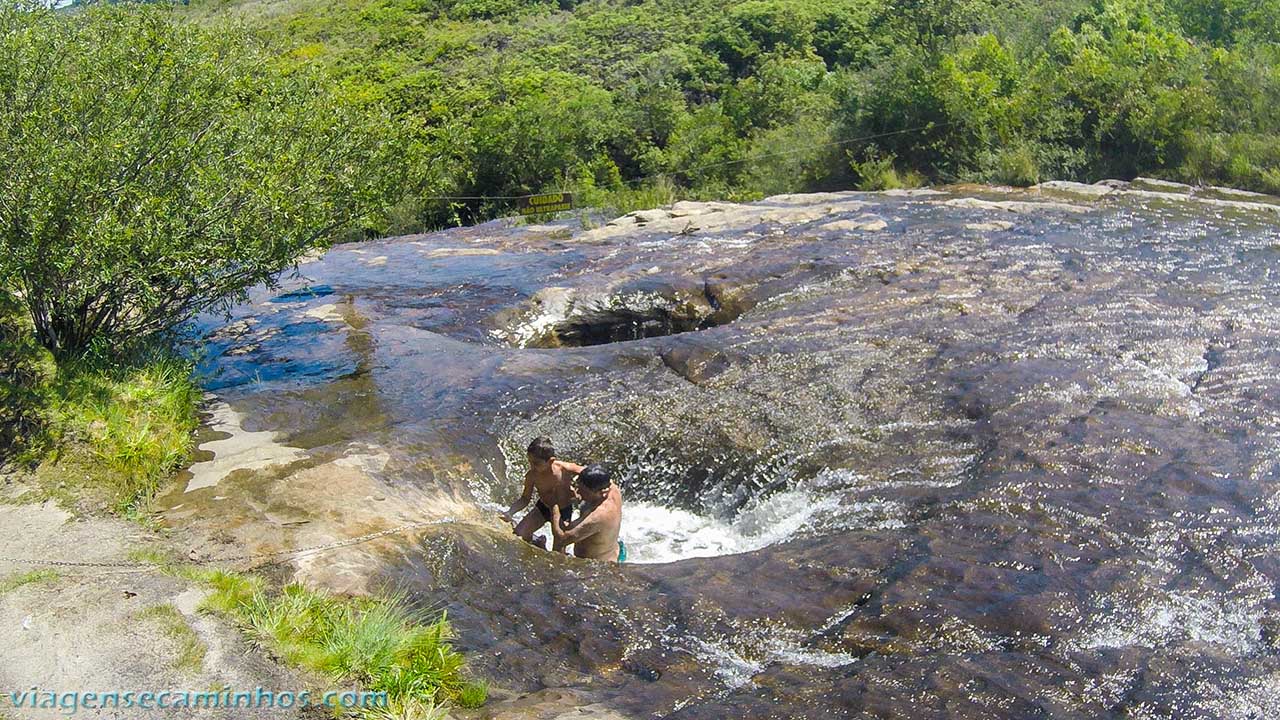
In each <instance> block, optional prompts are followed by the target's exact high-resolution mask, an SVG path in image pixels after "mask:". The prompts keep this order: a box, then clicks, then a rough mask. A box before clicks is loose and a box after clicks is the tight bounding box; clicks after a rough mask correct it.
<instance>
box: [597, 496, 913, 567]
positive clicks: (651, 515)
mask: <svg viewBox="0 0 1280 720" xmlns="http://www.w3.org/2000/svg"><path fill="white" fill-rule="evenodd" d="M898 510H899V508H896V507H895V503H890V502H886V501H880V500H873V501H868V502H860V503H855V504H852V505H851V504H849V503H848V502H841V500H840V499H839V498H838V497H836V496H835V495H834V494H821V495H817V496H815V495H814V494H813V493H812V492H810V490H808V489H807V488H798V489H793V490H786V491H783V492H779V493H776V494H773V495H769V496H768V497H765V498H757V499H755V500H753V501H751V502H750V503H749V504H747V505H746V506H745V507H744V508H743V509H742V510H741V511H740V512H738V514H737V515H736V516H735V517H733V518H732V519H728V520H726V519H721V518H717V517H711V516H703V515H698V514H695V513H692V512H689V511H687V510H680V509H677V508H670V507H662V506H660V505H654V504H652V503H648V502H636V501H628V502H627V503H626V504H625V505H624V506H623V516H622V540H623V542H625V543H626V545H627V561H628V562H636V563H664V562H675V561H677V560H685V559H688V558H697V557H715V556H719V555H733V554H737V553H744V552H751V551H752V550H759V549H760V548H764V547H768V546H770V545H776V544H778V543H782V542H787V541H789V540H794V539H796V538H800V537H804V536H806V534H810V533H814V532H817V531H819V530H829V529H830V528H831V526H832V525H833V524H835V525H838V526H840V527H842V528H849V527H856V526H871V527H884V526H886V525H892V524H900V521H898V520H896V519H895V516H896V515H897V514H898V513H897V511H898Z"/></svg>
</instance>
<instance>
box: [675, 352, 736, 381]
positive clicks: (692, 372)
mask: <svg viewBox="0 0 1280 720" xmlns="http://www.w3.org/2000/svg"><path fill="white" fill-rule="evenodd" d="M660 357H661V358H662V363H663V364H664V365H666V366H667V367H668V368H670V369H671V370H672V372H674V373H676V374H677V375H679V376H680V377H683V378H684V379H685V380H688V381H689V382H691V383H694V384H695V385H701V384H703V383H705V382H707V381H708V380H710V379H712V378H714V377H716V376H717V375H720V374H721V373H723V372H724V371H725V370H727V369H728V368H729V360H728V358H727V357H725V355H724V353H722V352H720V351H719V350H715V349H711V348H704V347H698V346H690V345H680V346H677V347H674V348H670V349H667V350H663V351H662V353H660Z"/></svg>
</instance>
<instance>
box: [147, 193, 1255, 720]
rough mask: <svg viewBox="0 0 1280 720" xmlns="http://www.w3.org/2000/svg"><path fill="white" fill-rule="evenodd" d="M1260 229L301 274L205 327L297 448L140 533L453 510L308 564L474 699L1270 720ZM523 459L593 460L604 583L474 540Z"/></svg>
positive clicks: (252, 427)
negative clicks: (436, 647) (430, 522)
mask: <svg viewBox="0 0 1280 720" xmlns="http://www.w3.org/2000/svg"><path fill="white" fill-rule="evenodd" d="M1277 212H1280V205H1277V204H1276V202H1275V200H1274V199H1272V198H1266V197H1257V196H1246V195H1242V194H1239V193H1233V192H1232V191H1229V190H1224V189H1219V188H1207V189H1200V188H1189V187H1172V186H1169V185H1167V184H1163V183H1158V182H1152V181H1143V182H1140V183H1134V184H1132V185H1131V184H1127V183H1119V182H1108V183H1102V184H1099V185H1096V186H1094V185H1089V186H1080V185H1074V184H1070V183H1046V184H1045V185H1043V186H1041V187H1039V188H1036V189H1032V190H1029V191H1012V190H1009V189H998V188H976V187H960V188H949V189H944V190H943V191H942V192H937V191H910V192H896V193H884V194H869V193H828V194H821V195H814V196H804V195H789V196H780V197H777V198H770V199H767V200H765V201H763V202H761V203H756V204H745V205H739V204H732V203H677V204H676V205H675V206H672V207H669V208H661V209H655V210H652V211H645V212H640V213H632V214H631V215H629V216H624V217H623V218H619V219H618V220H616V221H613V222H610V223H609V224H606V225H603V226H601V227H598V228H594V229H589V230H587V229H583V228H582V227H581V225H580V223H579V222H578V221H576V220H574V221H566V222H562V223H555V224H549V225H540V226H533V227H519V226H515V225H513V224H510V223H506V222H495V223H489V224H486V225H482V226H477V227H472V228H465V229H458V230H452V231H446V232H440V233H434V234H430V235H422V236H414V237H406V238H395V239H390V240H384V241H377V242H367V243H362V244H358V245H346V246H341V247H337V248H334V249H333V250H332V251H331V252H329V253H328V254H327V255H326V256H325V257H323V258H322V259H319V260H317V261H314V262H310V263H308V264H306V265H303V266H302V268H301V276H300V277H296V278H292V279H287V280H286V281H285V282H284V284H283V287H282V288H280V289H277V290H263V291H260V292H257V293H255V294H254V295H253V297H252V298H251V300H250V302H249V303H247V304H245V305H243V306H241V307H238V308H236V309H235V310H234V312H233V317H232V318H231V320H230V321H226V322H224V321H223V320H222V319H221V318H209V319H206V320H205V321H203V322H202V323H201V326H200V328H199V329H198V331H199V332H200V333H201V334H203V335H208V336H209V338H210V345H209V350H210V353H209V355H208V357H207V358H206V360H205V361H204V364H203V370H204V371H205V372H206V374H207V375H206V376H207V381H206V384H207V386H208V388H209V389H210V390H211V391H212V392H213V393H215V394H216V395H217V397H218V400H219V402H222V403H226V405H227V407H229V408H230V409H232V410H234V412H235V413H236V414H237V417H238V418H239V420H238V422H239V431H242V432H244V433H269V435H262V436H257V437H264V438H270V443H272V447H273V448H276V447H286V448H292V449H293V450H294V451H296V453H297V455H296V456H295V455H293V454H292V453H290V454H289V455H287V456H284V455H282V456H281V457H282V458H283V459H284V460H285V461H287V462H286V463H285V464H282V465H274V466H271V467H267V468H259V469H256V470H246V471H243V472H241V473H240V474H232V475H229V476H227V477H226V479H223V480H219V481H216V482H212V484H206V485H202V486H201V487H198V488H195V489H193V491H192V492H190V493H183V492H181V490H182V488H179V489H178V490H176V491H175V492H174V493H173V494H172V495H170V496H169V497H168V498H166V500H165V502H166V503H167V504H169V505H170V506H173V507H175V508H176V509H175V510H174V511H172V512H171V513H170V522H172V523H174V524H177V525H196V526H200V525H201V523H204V524H206V525H212V524H214V523H224V524H226V525H228V526H229V527H231V528H241V530H239V531H238V532H241V533H246V534H247V533H250V532H252V531H253V528H257V527H268V528H272V529H271V530H270V532H267V533H264V534H262V536H261V538H262V539H261V542H260V545H261V547H262V548H263V549H266V548H268V547H275V548H283V547H289V546H291V545H297V544H301V543H303V542H307V543H313V542H319V541H321V540H323V539H324V538H337V537H342V536H343V535H344V534H345V535H358V534H360V533H363V532H368V531H369V530H370V529H373V528H379V527H391V526H394V525H397V524H399V523H400V522H403V521H406V520H408V519H412V518H415V517H422V518H436V519H447V520H449V523H448V524H444V525H441V526H440V527H439V528H437V529H432V530H430V531H426V532H422V533H417V534H406V535H405V536H404V537H402V538H400V539H399V540H394V539H390V540H389V539H383V540H380V541H379V543H380V544H377V545H375V546H374V547H373V549H367V548H366V549H363V550H360V551H359V552H358V553H357V552H356V551H355V550H348V551H345V553H336V554H334V555H332V556H322V557H330V558H331V560H330V561H329V562H330V563H331V564H332V565H334V566H335V567H337V568H339V569H340V570H341V571H340V572H336V573H333V575H335V578H336V580H335V581H337V582H339V583H346V584H347V585H349V586H350V587H351V588H353V589H361V588H366V587H368V586H371V585H373V584H378V583H390V584H391V585H393V586H395V587H403V588H408V589H409V592H410V593H411V594H412V596H413V597H414V598H415V599H416V600H418V601H420V602H421V603H422V604H423V606H424V607H434V608H440V607H443V608H446V609H447V610H448V612H449V617H450V619H451V620H452V621H453V622H454V623H455V625H456V627H457V628H458V630H459V633H460V638H459V644H460V645H461V646H462V647H463V648H464V649H465V650H467V651H468V653H469V655H470V657H471V658H472V663H473V666H474V667H475V668H476V669H477V670H478V671H479V672H480V673H481V674H483V675H486V676H488V677H490V678H492V679H493V680H494V681H495V682H496V683H497V684H498V685H500V686H502V687H505V688H509V689H510V690H511V691H512V692H513V693H521V692H534V691H539V690H542V689H544V688H561V689H563V692H560V693H559V694H555V698H557V699H556V700H555V703H560V705H561V706H562V705H564V704H565V703H569V704H570V705H573V704H574V703H578V705H574V707H578V706H579V705H580V706H589V707H592V708H595V709H596V710H597V711H599V712H604V711H605V710H607V711H608V712H613V713H617V714H618V715H619V716H621V717H654V716H661V717H680V718H723V717H742V718H755V717H760V718H764V717H815V718H816V717H887V716H901V717H912V718H975V719H976V718H1002V717H1010V718H1013V717H1017V718H1025V717H1090V718H1093V717H1117V718H1119V717H1124V718H1169V717H1178V718H1191V717H1205V718H1210V717H1212V718H1251V717H1258V718H1261V717H1268V716H1269V715H1270V714H1271V713H1273V712H1274V708H1275V707H1278V706H1280V659H1278V658H1277V647H1278V642H1280V641H1277V637H1280V607H1278V606H1277V601H1276V590H1275V588H1276V587H1277V582H1280V560H1277V557H1278V556H1277V553H1276V550H1277V542H1278V540H1280V525H1278V524H1277V518H1278V517H1280V495H1277V480H1278V479H1280V478H1278V468H1280V345H1278V344H1277V339H1278V338H1280V303H1278V300H1280V298H1278V297H1277V296H1278V295H1280V277H1277V274H1276V273H1277V269H1276V268H1277V260H1280V230H1278V229H1277V223H1278V222H1280V217H1278V216H1277ZM543 434H545V435H548V436H550V437H551V438H552V439H553V440H554V441H555V442H556V444H557V446H558V447H559V448H560V449H561V455H562V456H564V457H565V458H568V459H572V460H576V461H585V460H603V461H607V462H610V463H612V464H613V465H614V467H615V468H616V470H617V473H618V477H619V479H620V483H621V485H622V486H623V488H624V489H625V491H626V496H627V506H626V508H625V512H624V529H623V537H624V538H625V539H626V540H627V542H628V545H629V547H630V549H631V554H632V557H633V558H634V559H635V560H636V561H637V562H635V563H633V564H630V565H626V566H622V567H615V566H612V565H599V564H589V563H582V562H578V561H576V560H571V559H566V558H560V557H556V556H551V555H548V554H546V553H542V552H540V551H537V550H534V549H533V548H530V547H527V546H523V545H521V544H519V543H518V542H516V541H514V540H513V539H512V538H511V537H510V535H509V534H508V533H507V531H506V530H504V528H503V526H502V525H501V523H499V522H498V521H497V520H496V519H494V511H495V510H497V509H498V508H499V507H501V506H505V504H506V503H507V502H509V501H510V499H511V498H512V497H514V496H515V495H516V494H518V492H519V486H520V478H521V475H522V473H523V471H524V467H523V460H522V448H523V446H524V445H525V444H526V443H527V442H528V440H529V439H530V438H532V437H534V436H536V435H543ZM273 452H279V451H278V450H275V451H273ZM205 460H209V459H208V458H205ZM379 497H381V498H382V499H381V500H379V499H378V498H379ZM277 506H279V507H277ZM285 507H287V508H292V512H294V513H295V514H294V515H290V516H289V517H286V515H287V514H288V513H285V512H284V508H285ZM290 518H293V520H294V521H295V522H296V523H297V524H295V525H290V524H289V522H290ZM348 524H349V527H348ZM324 564H325V563H324V562H321V561H320V560H311V561H309V562H308V563H306V564H304V563H301V562H298V563H296V564H295V568H296V569H298V570H302V571H305V572H306V573H309V574H310V575H309V577H312V578H318V579H319V580H321V581H323V580H325V579H326V578H325V577H324V573H323V572H322V566H323V565H324ZM361 573H364V574H365V578H364V579H362V580H360V581H359V582H357V581H356V580H354V579H352V578H353V576H355V575H359V574H361ZM566 698H570V699H573V698H578V699H576V700H573V701H572V702H570V701H569V700H566ZM504 702H506V703H507V704H505V705H502V707H506V708H507V709H508V710H510V711H511V712H512V713H515V714H516V715H513V716H517V715H518V713H526V714H529V713H535V712H540V711H535V710H532V709H530V705H529V703H530V702H533V703H534V704H535V705H536V703H537V698H536V697H535V698H534V699H533V700H530V701H515V700H512V701H509V702H507V701H504ZM548 702H551V701H548ZM557 707H560V706H557ZM562 710H563V708H562V707H560V709H559V710H557V709H556V708H551V709H550V710H548V712H552V711H555V712H561V711H562ZM574 712H577V711H576V710H575V711H574ZM519 716H523V715H519ZM528 716H531V717H532V716H535V715H534V714H529V715H528ZM537 716H541V715H537Z"/></svg>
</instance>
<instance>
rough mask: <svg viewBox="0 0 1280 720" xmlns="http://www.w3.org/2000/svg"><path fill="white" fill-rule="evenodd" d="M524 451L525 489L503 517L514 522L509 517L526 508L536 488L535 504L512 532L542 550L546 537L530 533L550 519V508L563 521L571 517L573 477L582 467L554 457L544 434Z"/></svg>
mask: <svg viewBox="0 0 1280 720" xmlns="http://www.w3.org/2000/svg"><path fill="white" fill-rule="evenodd" d="M526 453H527V454H528V457H529V472H527V473H525V474H524V490H523V491H522V492H521V493H520V497H519V498H517V499H516V501H515V502H514V503H512V504H511V508H510V509H508V510H507V511H506V512H505V513H503V514H502V517H504V518H506V519H507V521H508V522H511V523H515V520H514V519H513V518H512V516H513V515H515V514H516V513H518V512H520V511H521V510H523V509H525V508H526V507H528V505H529V501H530V500H531V499H533V491H534V490H535V489H537V491H538V502H537V505H536V506H534V509H533V510H530V511H529V512H528V513H526V514H525V516H524V517H523V518H521V519H520V522H519V524H516V529H515V533H516V535H519V536H520V538H521V539H523V540H524V541H525V542H527V543H530V544H532V545H537V546H539V547H541V548H542V549H544V550H545V549H546V547H547V539H546V538H545V537H541V536H539V537H537V538H534V536H533V534H534V533H535V532H537V531H539V530H541V529H542V526H543V525H545V524H546V523H549V522H551V518H552V508H555V509H556V510H559V511H560V514H561V515H562V516H563V517H564V518H565V521H566V522H567V521H568V519H569V518H570V517H572V515H573V476H575V475H577V474H578V473H580V472H582V466H581V465H575V464H573V463H570V462H564V461H562V460H560V459H558V458H556V450H555V448H554V447H552V445H551V440H549V439H548V438H544V437H540V438H538V439H537V440H534V441H533V442H531V443H529V447H528V449H527V450H526Z"/></svg>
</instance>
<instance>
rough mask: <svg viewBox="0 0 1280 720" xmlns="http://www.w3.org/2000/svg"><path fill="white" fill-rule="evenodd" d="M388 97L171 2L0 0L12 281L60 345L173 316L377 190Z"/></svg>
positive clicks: (153, 329)
mask: <svg viewBox="0 0 1280 720" xmlns="http://www.w3.org/2000/svg"><path fill="white" fill-rule="evenodd" d="M395 137H397V135H396V134H395V133H394V132H393V125H392V124H391V123H390V120H389V118H388V117H387V116H385V115H384V114H381V113H379V112H378V111H376V110H372V109H370V108H369V107H364V106H360V105H359V104H357V103H355V102H353V101H351V100H348V99H344V98H342V97H338V96H335V95H334V94H332V93H330V92H327V91H325V90H324V89H323V84H322V81H321V80H320V79H319V78H318V77H316V76H315V75H314V74H313V73H308V72H305V71H301V70H297V69H294V70H292V71H291V70H288V69H287V68H284V67H282V66H281V64H280V63H278V62H276V60H275V58H274V57H273V56H272V55H271V54H270V53H269V52H268V51H267V50H266V49H265V48H264V47H263V46H262V44H261V42H260V41H258V40H256V39H254V38H252V37H251V36H250V35H249V34H248V33H247V32H245V31H243V30H240V29H237V28H234V27H229V26H216V27H201V26H197V25H194V24H191V23H187V22H181V21H179V20H178V19H176V18H175V17H174V15H173V12H172V11H170V10H168V9H164V8H161V7H155V6H151V7H139V6H108V7H97V6H94V7H89V8H87V9H84V10H81V11H77V12H74V13H63V12H56V11H51V10H48V9H45V8H43V7H40V6H19V5H16V4H13V3H7V2H6V3H5V4H3V5H0V167H3V168H5V172H4V173H3V174H0V287H9V288H11V289H12V290H14V291H15V293H16V294H17V295H18V296H19V297H20V298H21V300H22V302H23V303H24V304H25V305H26V307H27V309H28V311H29V312H30V314H31V318H32V321H33V323H34V325H35V331H36V334H37V336H38V338H39V340H40V342H41V343H42V344H44V345H45V346H46V347H48V348H50V349H52V350H54V351H55V352H57V353H59V354H69V353H77V352H80V351H82V350H84V349H85V348H86V347H88V346H89V345H90V344H91V343H94V342H107V343H121V342H127V341H129V340H131V339H135V338H139V337H142V336H148V335H152V334H155V333H157V332H160V331H163V330H166V329H168V328H171V327H172V326H173V325H174V324H175V323H177V322H180V321H181V320H183V319H184V318H186V317H189V316H190V315H191V314H193V313H195V312H198V311H201V310H203V309H205V308H208V307H210V306H213V305H216V304H218V303H220V302H223V301H225V300H226V299H228V298H232V297H235V296H236V295H237V294H239V293H241V292H243V291H244V290H245V289H246V288H248V287H250V286H253V285H256V284H258V283H262V282H264V281H270V280H272V279H273V278H274V277H275V276H276V275H277V274H278V273H279V272H280V271H281V270H282V269H284V268H286V267H288V266H289V265H290V264H291V263H292V262H294V261H295V260H296V259H297V258H298V257H299V255H300V254H302V253H303V252H305V251H306V250H308V249H309V248H312V247H315V246H317V245H319V244H322V243H324V242H325V241H326V240H327V239H328V238H329V237H330V236H332V235H333V233H334V232H335V231H337V230H339V229H341V228H344V227H346V226H348V225H350V224H351V223H353V222H356V221H358V220H359V219H360V218H361V217H363V216H364V215H366V214H367V213H368V212H369V211H370V210H371V209H375V208H378V207H379V206H381V205H382V204H383V203H384V202H385V201H386V199H387V198H388V197H389V196H390V194H391V193H392V192H393V191H394V189H395V187H396V185H398V184H399V182H400V179H399V177H400V175H401V174H402V170H398V168H403V167H404V163H403V162H400V161H399V158H398V153H397V151H396V147H397V143H396V141H395V140H394V139H395Z"/></svg>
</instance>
